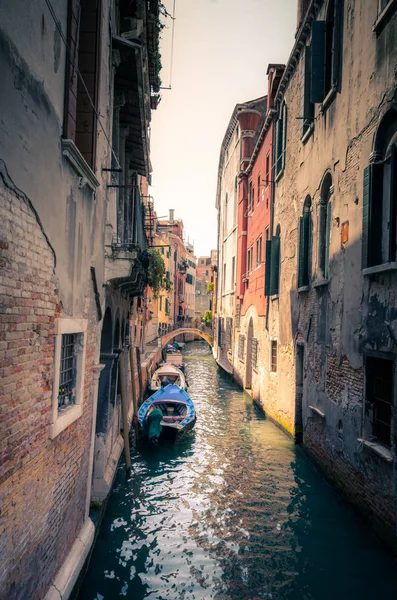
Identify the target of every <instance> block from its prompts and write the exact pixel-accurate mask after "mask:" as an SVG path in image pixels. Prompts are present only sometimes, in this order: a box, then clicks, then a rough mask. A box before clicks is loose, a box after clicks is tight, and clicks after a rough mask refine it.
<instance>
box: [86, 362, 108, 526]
mask: <svg viewBox="0 0 397 600" xmlns="http://www.w3.org/2000/svg"><path fill="white" fill-rule="evenodd" d="M104 367H105V365H101V364H97V365H94V367H93V380H94V385H93V390H92V423H91V446H90V455H89V458H88V481H87V495H86V501H85V518H84V520H85V521H86V520H87V519H88V515H89V512H90V504H91V489H92V478H93V476H94V450H95V431H96V415H97V409H98V385H99V376H100V374H101V371H102V369H103V368H104Z"/></svg>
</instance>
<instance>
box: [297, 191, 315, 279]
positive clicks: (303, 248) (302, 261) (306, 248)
mask: <svg viewBox="0 0 397 600" xmlns="http://www.w3.org/2000/svg"><path fill="white" fill-rule="evenodd" d="M311 248H312V201H311V198H310V196H306V199H305V203H304V205H303V213H302V216H301V217H299V259H298V260H299V263H298V288H301V287H304V286H307V285H309V283H310V276H311Z"/></svg>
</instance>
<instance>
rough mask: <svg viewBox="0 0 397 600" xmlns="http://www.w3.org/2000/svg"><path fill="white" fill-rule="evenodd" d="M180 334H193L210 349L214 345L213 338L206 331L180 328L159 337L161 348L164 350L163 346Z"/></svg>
mask: <svg viewBox="0 0 397 600" xmlns="http://www.w3.org/2000/svg"><path fill="white" fill-rule="evenodd" d="M181 333H194V335H198V336H200V337H201V338H202V339H203V340H205V341H206V342H207V343H208V344H209V345H210V346H211V347H212V346H213V345H214V338H213V336H212V335H211V334H209V333H207V332H206V331H202V330H201V329H196V328H195V327H181V328H180V329H175V330H174V331H170V332H169V333H166V334H165V335H163V336H162V337H161V347H162V348H165V346H166V345H167V344H169V343H170V341H171V340H173V339H174V338H176V337H177V336H178V335H180V334H181Z"/></svg>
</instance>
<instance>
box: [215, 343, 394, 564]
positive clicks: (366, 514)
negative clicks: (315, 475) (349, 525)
mask: <svg viewBox="0 0 397 600" xmlns="http://www.w3.org/2000/svg"><path fill="white" fill-rule="evenodd" d="M213 356H214V358H215V361H216V364H217V365H218V367H219V368H220V369H222V371H223V372H224V373H225V374H226V375H227V376H228V377H230V378H231V379H232V380H233V381H234V382H235V383H236V384H237V385H238V386H239V387H240V388H241V389H242V390H243V392H244V393H245V394H246V395H247V396H249V398H250V399H251V400H252V401H253V403H254V404H255V405H256V406H257V407H258V409H259V410H260V411H261V412H262V413H263V415H264V416H265V417H266V418H267V419H269V421H271V422H272V423H273V424H274V425H275V426H276V427H277V428H279V429H280V430H281V431H282V432H283V433H284V434H285V435H286V436H287V437H288V438H289V439H292V440H293V441H294V442H295V443H297V444H299V445H300V446H301V447H302V450H303V451H304V453H305V454H306V455H307V456H308V457H309V459H310V460H311V461H312V462H313V464H314V465H315V466H316V468H318V470H319V472H320V473H321V474H322V476H323V477H324V479H325V480H326V481H327V482H328V483H329V484H330V485H331V486H332V487H333V488H334V489H335V490H336V491H337V492H338V493H339V494H340V495H341V496H342V497H343V498H344V500H345V501H346V502H347V503H348V504H349V505H350V506H351V507H352V508H353V509H354V510H357V511H358V513H359V514H360V515H361V517H362V518H363V519H364V520H365V521H366V522H367V523H368V524H369V525H370V527H371V529H372V531H373V533H374V535H375V536H376V537H377V538H378V539H380V540H381V541H382V542H383V543H384V544H386V545H387V546H388V548H390V550H391V551H392V552H393V554H395V555H396V556H397V539H396V536H395V535H393V534H392V533H391V532H390V529H389V528H388V527H387V526H385V524H384V523H383V522H382V520H381V519H377V518H376V516H375V515H374V513H373V511H371V510H369V509H368V510H366V509H365V504H363V503H362V502H359V501H358V500H357V496H358V495H360V493H361V492H362V491H363V488H364V483H363V482H358V484H357V492H356V493H354V492H353V491H352V488H351V486H347V485H345V484H344V482H343V481H342V480H341V479H340V477H339V476H338V470H336V469H335V468H334V465H333V462H334V460H335V457H331V456H330V457H327V456H325V454H324V453H323V455H321V456H320V457H319V456H318V454H317V453H318V447H317V446H313V445H312V444H310V441H311V438H310V437H308V436H306V438H305V436H303V439H302V440H301V441H297V439H296V435H295V433H294V432H293V431H292V430H291V429H290V428H289V427H288V426H287V425H286V424H285V423H283V422H282V421H279V420H278V419H276V418H274V417H273V416H272V415H270V414H269V413H267V412H266V410H265V409H264V407H263V405H262V404H261V402H260V400H259V399H257V398H255V397H254V396H253V395H252V393H250V390H247V389H246V388H244V386H243V384H242V382H241V380H240V379H239V378H238V377H237V378H236V377H235V376H234V372H233V371H231V370H230V369H228V368H227V367H226V366H225V365H223V363H222V361H221V360H220V359H217V358H216V357H215V355H214V351H213ZM320 447H321V446H320ZM343 465H344V467H345V463H343ZM345 468H346V467H345ZM392 468H393V469H394V470H396V465H395V464H394V465H393V467H392ZM354 475H355V474H354V472H352V473H351V474H350V476H351V477H353V476H354Z"/></svg>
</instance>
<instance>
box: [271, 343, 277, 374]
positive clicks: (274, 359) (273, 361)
mask: <svg viewBox="0 0 397 600" xmlns="http://www.w3.org/2000/svg"><path fill="white" fill-rule="evenodd" d="M271 372H272V373H276V372H277V341H276V340H272V343H271Z"/></svg>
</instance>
